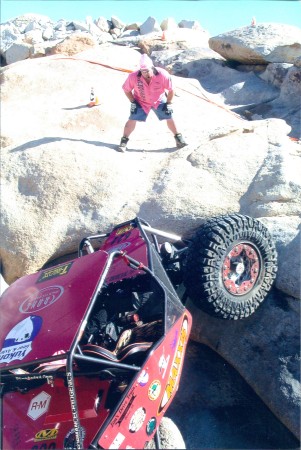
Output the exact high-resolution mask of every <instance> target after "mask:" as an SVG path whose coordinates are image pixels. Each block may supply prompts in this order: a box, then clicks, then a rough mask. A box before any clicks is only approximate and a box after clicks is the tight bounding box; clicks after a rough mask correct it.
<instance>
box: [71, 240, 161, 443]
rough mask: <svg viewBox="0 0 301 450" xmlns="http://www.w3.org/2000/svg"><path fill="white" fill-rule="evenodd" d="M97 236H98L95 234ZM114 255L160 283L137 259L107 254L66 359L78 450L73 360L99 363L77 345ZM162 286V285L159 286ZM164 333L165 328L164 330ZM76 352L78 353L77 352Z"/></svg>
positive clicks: (118, 252) (120, 366)
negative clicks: (84, 353)
mask: <svg viewBox="0 0 301 450" xmlns="http://www.w3.org/2000/svg"><path fill="white" fill-rule="evenodd" d="M97 237H98V236H97ZM82 243H83V245H84V243H85V239H83V240H82ZM116 257H122V258H124V260H125V262H126V263H127V264H129V265H130V266H131V267H132V268H133V269H139V270H143V271H145V272H147V273H149V274H150V275H151V276H152V277H153V278H154V279H155V280H156V281H157V282H158V283H159V285H161V283H160V280H158V279H157V277H156V275H155V274H154V273H153V272H152V271H151V270H150V269H148V268H147V267H145V266H144V265H143V264H141V263H140V262H139V261H137V260H135V259H133V258H131V257H130V256H128V255H125V253H124V252H122V251H115V252H112V253H110V254H109V257H108V260H107V262H106V264H105V267H104V270H103V272H102V275H101V277H100V279H99V281H98V283H97V286H96V288H95V291H94V294H93V297H92V299H91V302H90V305H89V307H88V309H87V311H86V313H85V315H84V317H83V320H82V322H81V325H80V328H79V330H78V332H77V334H76V336H75V338H74V341H73V343H72V346H71V348H70V351H69V354H68V355H67V361H66V379H67V387H68V392H69V399H70V405H71V412H72V420H73V425H74V430H75V441H76V449H78V450H80V449H82V448H83V445H82V436H81V431H80V430H81V427H80V419H79V414H78V406H77V398H76V389H75V383H74V371H73V362H74V360H76V359H78V360H83V361H87V362H96V363H99V360H98V359H97V358H93V357H90V356H85V355H83V354H82V352H81V350H80V347H79V342H80V339H81V337H82V335H83V333H84V331H85V328H86V326H87V323H88V320H89V317H90V315H91V312H92V310H93V307H94V305H95V303H96V301H97V297H98V295H99V293H100V292H101V289H102V287H103V285H104V282H105V279H106V277H107V274H108V272H109V269H110V267H111V265H112V264H113V260H114V258H116ZM161 287H162V286H161ZM164 333H165V330H164ZM77 352H78V353H77ZM101 364H103V365H110V366H111V367H112V366H115V367H119V368H124V369H130V370H133V371H136V372H139V371H140V370H141V367H138V366H132V365H129V364H123V363H121V362H113V361H106V360H102V361H101Z"/></svg>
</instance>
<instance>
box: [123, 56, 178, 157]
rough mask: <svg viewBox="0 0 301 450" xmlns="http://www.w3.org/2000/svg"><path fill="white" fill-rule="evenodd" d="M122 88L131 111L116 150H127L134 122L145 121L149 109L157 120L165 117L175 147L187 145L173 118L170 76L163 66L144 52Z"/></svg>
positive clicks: (134, 125) (172, 92)
mask: <svg viewBox="0 0 301 450" xmlns="http://www.w3.org/2000/svg"><path fill="white" fill-rule="evenodd" d="M122 89H123V90H124V92H125V95H126V96H127V98H128V99H129V101H130V102H131V111H130V116H129V118H128V121H127V122H126V124H125V127H124V132H123V137H122V138H121V141H120V145H119V147H118V151H120V152H125V151H126V149H127V143H128V141H129V136H130V134H131V133H132V132H133V131H134V129H135V127H136V123H137V122H145V121H146V119H147V117H148V114H149V113H150V111H151V110H153V111H154V113H155V114H156V116H157V117H158V119H159V120H166V123H167V126H168V128H169V129H170V131H171V132H172V133H173V135H174V138H175V141H176V146H177V148H182V147H185V145H187V143H186V142H185V141H184V139H183V136H182V134H181V133H179V132H178V130H177V126H176V124H175V121H174V119H173V117H172V113H173V110H172V105H171V103H172V99H173V97H174V90H173V85H172V80H171V76H170V75H169V73H168V72H167V71H166V70H165V69H162V68H159V67H154V66H153V62H152V60H151V59H150V58H149V57H148V56H147V55H146V54H143V55H142V56H141V59H140V69H139V70H137V71H136V72H132V73H131V74H130V75H129V76H128V78H127V79H126V80H125V82H124V83H123V85H122Z"/></svg>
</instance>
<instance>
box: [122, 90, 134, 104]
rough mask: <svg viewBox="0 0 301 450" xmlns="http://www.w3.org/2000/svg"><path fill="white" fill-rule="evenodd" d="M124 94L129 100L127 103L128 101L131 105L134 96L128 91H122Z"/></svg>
mask: <svg viewBox="0 0 301 450" xmlns="http://www.w3.org/2000/svg"><path fill="white" fill-rule="evenodd" d="M124 93H125V95H126V96H127V98H128V99H129V101H130V102H131V103H133V101H134V96H133V94H132V91H128V92H126V91H124Z"/></svg>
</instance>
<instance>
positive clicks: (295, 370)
mask: <svg viewBox="0 0 301 450" xmlns="http://www.w3.org/2000/svg"><path fill="white" fill-rule="evenodd" d="M187 306H188V309H189V310H190V312H191V313H192V314H193V319H194V320H193V329H192V334H191V338H192V339H193V340H195V341H197V342H201V343H203V344H206V345H208V346H209V347H211V348H212V349H213V350H215V351H216V352H217V353H219V354H220V355H222V356H223V358H225V359H226V360H227V361H228V362H229V363H230V364H231V365H232V366H233V367H234V368H235V369H237V370H238V372H239V373H240V374H241V375H242V376H243V378H244V379H245V380H246V381H247V382H248V383H249V385H250V386H252V388H253V389H254V391H255V392H256V393H257V394H258V395H259V397H260V398H261V399H262V400H263V401H264V402H265V404H266V405H267V406H268V407H269V408H270V409H271V411H273V413H274V414H275V415H276V417H278V418H279V420H281V421H282V423H283V424H285V425H286V426H287V428H288V429H289V430H290V431H291V432H292V433H293V434H294V435H295V436H296V437H297V438H298V439H300V407H301V389H300V388H301V386H300V302H298V301H296V299H294V298H291V297H285V296H281V295H279V292H277V291H273V292H272V293H271V294H270V295H269V297H268V299H267V300H265V302H264V303H263V305H261V306H260V308H259V309H258V310H257V312H256V313H255V314H254V315H252V316H250V317H249V318H248V319H245V320H240V321H236V322H234V323H233V322H229V321H225V320H222V319H215V318H212V317H210V316H208V315H207V314H205V313H203V312H201V311H199V310H198V309H197V308H196V307H195V306H194V305H193V304H192V303H191V302H188V305H187Z"/></svg>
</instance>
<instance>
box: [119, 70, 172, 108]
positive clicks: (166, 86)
mask: <svg viewBox="0 0 301 450" xmlns="http://www.w3.org/2000/svg"><path fill="white" fill-rule="evenodd" d="M156 70H157V71H158V74H157V75H155V74H154V75H153V76H152V78H151V81H150V83H149V84H147V82H146V81H145V79H144V78H143V76H142V75H141V76H140V77H138V73H139V70H137V71H136V72H133V73H131V74H130V75H129V76H128V78H127V79H126V80H125V82H124V83H123V85H122V89H123V90H124V91H125V92H132V94H133V96H134V99H135V100H137V102H139V104H140V105H141V106H142V108H143V109H144V111H145V113H146V114H148V113H149V111H150V109H151V108H152V107H154V108H155V109H157V108H158V106H159V104H160V101H161V99H162V98H163V97H164V95H165V90H167V91H171V90H172V89H173V87H172V81H171V76H170V75H169V73H168V72H167V71H166V70H165V69H161V68H159V67H156Z"/></svg>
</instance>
